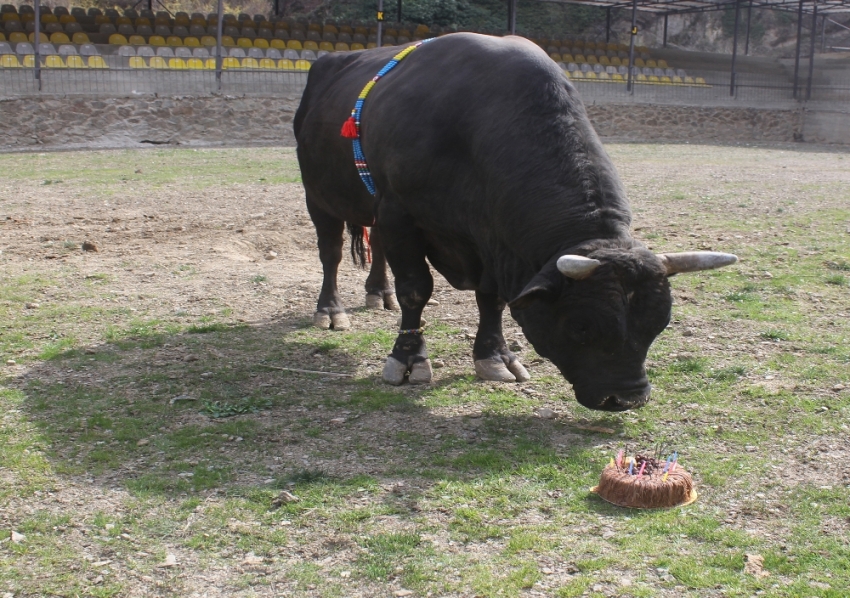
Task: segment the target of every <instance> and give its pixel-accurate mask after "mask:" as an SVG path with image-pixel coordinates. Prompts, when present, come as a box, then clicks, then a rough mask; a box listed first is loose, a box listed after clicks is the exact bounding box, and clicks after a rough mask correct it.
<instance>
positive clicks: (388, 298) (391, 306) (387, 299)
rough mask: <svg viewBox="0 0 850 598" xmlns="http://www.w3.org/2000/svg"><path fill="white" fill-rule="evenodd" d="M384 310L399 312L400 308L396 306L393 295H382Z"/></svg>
mask: <svg viewBox="0 0 850 598" xmlns="http://www.w3.org/2000/svg"><path fill="white" fill-rule="evenodd" d="M384 309H388V310H390V311H401V306H400V305H399V304H398V299H396V298H395V293H387V294H385V295H384Z"/></svg>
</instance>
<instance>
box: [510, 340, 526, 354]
mask: <svg viewBox="0 0 850 598" xmlns="http://www.w3.org/2000/svg"><path fill="white" fill-rule="evenodd" d="M508 348H509V349H510V350H511V351H514V352H519V351H522V350H523V349H525V345H523V344H522V343H521V342H519V341H511V345H510V347H508Z"/></svg>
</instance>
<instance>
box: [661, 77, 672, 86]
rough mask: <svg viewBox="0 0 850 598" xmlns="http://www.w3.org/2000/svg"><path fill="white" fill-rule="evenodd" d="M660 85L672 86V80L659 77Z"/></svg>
mask: <svg viewBox="0 0 850 598" xmlns="http://www.w3.org/2000/svg"><path fill="white" fill-rule="evenodd" d="M661 85H673V80H672V79H671V78H670V77H661Z"/></svg>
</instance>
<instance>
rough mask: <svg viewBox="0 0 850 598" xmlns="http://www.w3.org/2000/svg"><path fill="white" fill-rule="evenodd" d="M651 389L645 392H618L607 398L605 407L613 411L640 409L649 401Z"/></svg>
mask: <svg viewBox="0 0 850 598" xmlns="http://www.w3.org/2000/svg"><path fill="white" fill-rule="evenodd" d="M649 394H650V393H649V390H647V391H645V392H638V393H629V394H616V395H611V396H610V397H608V398H607V399H605V403H604V407H603V408H604V409H608V410H611V411H626V410H628V409H639V408H640V407H643V406H644V405H646V404H647V403H648V402H649Z"/></svg>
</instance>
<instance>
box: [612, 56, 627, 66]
mask: <svg viewBox="0 0 850 598" xmlns="http://www.w3.org/2000/svg"><path fill="white" fill-rule="evenodd" d="M611 64H612V65H613V66H622V65H623V64H625V63H624V62H623V61H621V60H620V59H619V58H617V57H616V56H614V58H612V59H611ZM626 66H628V65H626Z"/></svg>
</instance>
